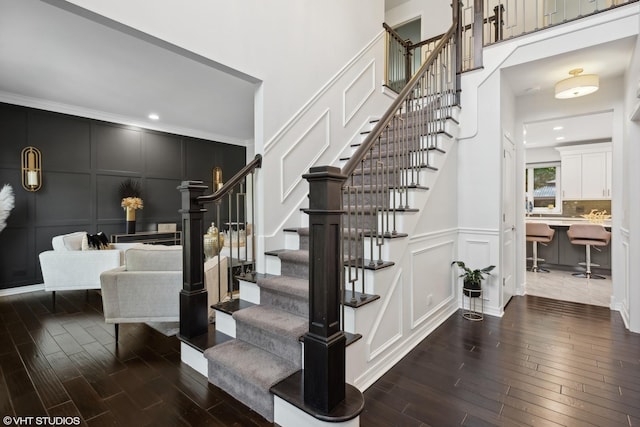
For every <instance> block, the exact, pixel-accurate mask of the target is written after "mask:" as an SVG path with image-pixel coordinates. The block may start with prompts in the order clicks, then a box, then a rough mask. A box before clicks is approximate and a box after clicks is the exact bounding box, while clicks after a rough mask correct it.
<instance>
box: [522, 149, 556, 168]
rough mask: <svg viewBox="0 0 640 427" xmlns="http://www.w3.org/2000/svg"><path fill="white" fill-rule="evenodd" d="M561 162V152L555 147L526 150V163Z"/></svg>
mask: <svg viewBox="0 0 640 427" xmlns="http://www.w3.org/2000/svg"><path fill="white" fill-rule="evenodd" d="M559 161H560V152H559V151H558V150H556V149H555V148H554V147H538V148H525V162H526V163H527V164H528V163H546V162H559Z"/></svg>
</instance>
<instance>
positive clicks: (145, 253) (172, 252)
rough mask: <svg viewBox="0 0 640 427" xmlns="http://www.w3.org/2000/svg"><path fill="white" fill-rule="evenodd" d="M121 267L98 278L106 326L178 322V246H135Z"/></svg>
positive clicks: (180, 258) (179, 256)
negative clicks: (108, 324) (107, 324)
mask: <svg viewBox="0 0 640 427" xmlns="http://www.w3.org/2000/svg"><path fill="white" fill-rule="evenodd" d="M124 260H125V262H124V265H122V266H119V267H116V268H113V269H111V270H108V271H105V272H103V273H102V274H101V275H100V282H101V287H102V307H103V312H104V320H105V322H106V323H113V324H115V328H116V329H115V332H116V342H117V341H118V324H120V323H141V322H176V321H179V320H180V296H179V294H180V290H181V289H182V246H163V245H138V246H135V247H133V248H130V249H128V250H127V251H126V252H125V254H124Z"/></svg>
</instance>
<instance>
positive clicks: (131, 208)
mask: <svg viewBox="0 0 640 427" xmlns="http://www.w3.org/2000/svg"><path fill="white" fill-rule="evenodd" d="M120 206H122V209H124V210H125V212H126V221H127V226H126V233H127V234H135V232H136V210H138V209H142V208H143V207H144V204H143V202H142V198H141V191H140V183H139V182H138V181H134V180H133V179H131V178H128V179H126V180H125V181H123V182H122V184H120Z"/></svg>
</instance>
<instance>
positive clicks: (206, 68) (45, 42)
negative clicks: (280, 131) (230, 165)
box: [0, 0, 255, 145]
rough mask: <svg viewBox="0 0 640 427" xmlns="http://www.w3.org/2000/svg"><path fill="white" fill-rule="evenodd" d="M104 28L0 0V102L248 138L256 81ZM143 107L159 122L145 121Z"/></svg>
mask: <svg viewBox="0 0 640 427" xmlns="http://www.w3.org/2000/svg"><path fill="white" fill-rule="evenodd" d="M105 24H107V22H106V20H104V19H102V22H101V23H98V22H96V21H95V20H92V19H88V18H86V17H82V16H79V15H77V14H74V13H71V12H69V11H67V10H63V9H60V8H58V7H56V6H52V5H51V4H48V3H45V2H43V1H40V0H0V101H5V102H12V101H14V102H15V103H20V104H23V105H30V106H40V107H41V108H46V107H47V106H48V105H50V106H51V107H52V108H48V109H52V110H56V111H61V112H70V111H77V112H78V114H79V115H84V116H87V117H93V118H100V119H104V120H110V119H111V121H116V122H121V123H126V124H132V125H137V126H142V127H150V128H154V129H159V130H164V131H168V132H174V133H179V134H184V135H189V136H195V137H201V138H207V139H213V140H218V141H224V142H229V143H235V144H241V145H245V144H247V143H251V141H253V135H254V130H253V105H254V104H253V98H254V90H255V80H253V81H251V79H250V78H246V77H245V79H242V78H238V77H236V76H234V75H231V74H229V73H227V72H226V71H221V69H224V67H221V66H219V64H216V63H214V62H212V61H208V60H206V59H204V58H200V57H197V56H196V55H194V54H192V53H189V52H185V51H180V49H178V48H175V47H172V49H171V50H170V49H168V48H167V46H166V45H165V46H162V44H163V43H162V42H160V41H157V40H155V41H154V42H153V43H152V42H150V41H145V40H143V37H142V36H141V35H137V36H134V35H131V34H134V33H135V32H134V31H133V30H131V29H128V30H129V31H128V33H125V32H123V31H119V30H117V29H114V28H115V25H112V26H113V27H114V28H112V27H110V26H107V25H105ZM146 39H147V40H150V38H149V37H148V36H146ZM152 112H153V113H156V114H158V115H159V116H160V120H159V121H157V122H154V121H151V120H150V119H148V118H147V115H148V114H149V113H152Z"/></svg>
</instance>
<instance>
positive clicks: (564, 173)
mask: <svg viewBox="0 0 640 427" xmlns="http://www.w3.org/2000/svg"><path fill="white" fill-rule="evenodd" d="M561 159H562V160H561V163H560V177H561V178H560V185H561V187H562V198H563V199H564V200H575V199H581V198H582V155H580V154H567V155H566V156H562V157H561Z"/></svg>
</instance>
